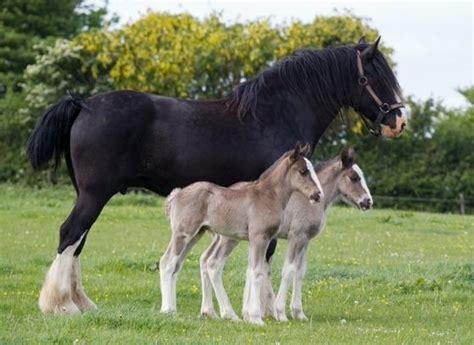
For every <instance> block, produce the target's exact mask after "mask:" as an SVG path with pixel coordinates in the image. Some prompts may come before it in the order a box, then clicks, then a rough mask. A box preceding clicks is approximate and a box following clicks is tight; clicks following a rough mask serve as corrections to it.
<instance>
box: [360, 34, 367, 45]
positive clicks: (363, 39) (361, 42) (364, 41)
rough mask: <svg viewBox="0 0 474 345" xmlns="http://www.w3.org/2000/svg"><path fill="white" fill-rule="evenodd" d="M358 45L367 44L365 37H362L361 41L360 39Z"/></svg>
mask: <svg viewBox="0 0 474 345" xmlns="http://www.w3.org/2000/svg"><path fill="white" fill-rule="evenodd" d="M358 44H367V41H366V40H365V36H362V37H361V38H360V39H359V43H358Z"/></svg>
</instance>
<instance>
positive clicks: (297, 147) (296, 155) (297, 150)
mask: <svg viewBox="0 0 474 345" xmlns="http://www.w3.org/2000/svg"><path fill="white" fill-rule="evenodd" d="M300 157H301V144H300V142H299V141H298V142H297V143H296V145H295V148H294V149H293V152H291V154H290V160H291V161H295V160H297V159H299V158H300Z"/></svg>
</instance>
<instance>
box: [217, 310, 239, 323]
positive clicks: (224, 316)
mask: <svg viewBox="0 0 474 345" xmlns="http://www.w3.org/2000/svg"><path fill="white" fill-rule="evenodd" d="M221 318H222V319H224V320H231V321H236V322H239V321H242V320H241V319H240V318H239V317H238V316H237V314H236V313H234V312H232V313H222V315H221Z"/></svg>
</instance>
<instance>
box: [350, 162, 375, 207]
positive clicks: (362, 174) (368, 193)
mask: <svg viewBox="0 0 474 345" xmlns="http://www.w3.org/2000/svg"><path fill="white" fill-rule="evenodd" d="M352 169H353V170H354V171H355V172H356V173H357V175H359V177H360V184H361V185H362V188H363V189H364V190H365V193H366V194H367V196H368V197H369V199H370V202H372V201H373V200H372V195H371V194H370V190H369V187H368V186H367V182H366V181H365V177H364V173H363V172H362V169H361V168H359V166H358V165H357V164H354V165H353V166H352Z"/></svg>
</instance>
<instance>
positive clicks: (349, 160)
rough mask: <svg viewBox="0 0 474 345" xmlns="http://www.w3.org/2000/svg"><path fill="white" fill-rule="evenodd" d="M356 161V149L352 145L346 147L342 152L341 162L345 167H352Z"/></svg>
mask: <svg viewBox="0 0 474 345" xmlns="http://www.w3.org/2000/svg"><path fill="white" fill-rule="evenodd" d="M354 161H355V151H354V149H353V148H352V147H346V148H345V149H344V150H342V152H341V162H342V167H343V168H344V169H347V168H350V167H351V166H352V165H353V164H354Z"/></svg>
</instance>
